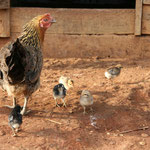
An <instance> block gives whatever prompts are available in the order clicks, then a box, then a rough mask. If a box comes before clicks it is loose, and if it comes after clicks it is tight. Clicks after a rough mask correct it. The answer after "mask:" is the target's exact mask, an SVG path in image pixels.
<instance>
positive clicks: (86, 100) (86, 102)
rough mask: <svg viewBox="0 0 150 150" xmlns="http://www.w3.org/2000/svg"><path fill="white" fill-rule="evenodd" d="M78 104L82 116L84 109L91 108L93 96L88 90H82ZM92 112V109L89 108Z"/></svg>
mask: <svg viewBox="0 0 150 150" xmlns="http://www.w3.org/2000/svg"><path fill="white" fill-rule="evenodd" d="M80 104H81V106H82V107H83V109H84V111H83V114H85V113H86V111H85V109H86V107H87V106H91V105H92V104H93V96H92V95H91V93H90V92H89V91H88V90H83V91H82V93H81V97H80ZM91 110H92V107H91Z"/></svg>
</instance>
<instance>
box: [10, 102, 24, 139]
mask: <svg viewBox="0 0 150 150" xmlns="http://www.w3.org/2000/svg"><path fill="white" fill-rule="evenodd" d="M21 110H22V108H21V107H20V105H18V104H17V105H16V106H15V107H14V108H13V110H12V111H11V113H10V115H9V117H8V122H9V125H10V127H11V129H12V131H13V136H17V133H16V132H18V130H19V128H20V126H21V124H22V114H21V113H20V112H21Z"/></svg>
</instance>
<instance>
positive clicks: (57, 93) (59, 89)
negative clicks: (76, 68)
mask: <svg viewBox="0 0 150 150" xmlns="http://www.w3.org/2000/svg"><path fill="white" fill-rule="evenodd" d="M65 96H66V88H65V87H64V85H63V84H61V83H60V84H57V85H56V86H55V87H54V88H53V97H54V99H55V102H56V106H58V107H60V106H59V105H58V103H57V99H62V101H63V106H64V107H66V103H65V100H64V98H65Z"/></svg>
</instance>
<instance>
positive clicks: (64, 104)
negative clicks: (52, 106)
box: [62, 98, 67, 107]
mask: <svg viewBox="0 0 150 150" xmlns="http://www.w3.org/2000/svg"><path fill="white" fill-rule="evenodd" d="M62 100H63V106H64V107H67V105H66V103H65V99H64V98H63V99H62Z"/></svg>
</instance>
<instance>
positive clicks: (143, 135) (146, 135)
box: [141, 133, 149, 138]
mask: <svg viewBox="0 0 150 150" xmlns="http://www.w3.org/2000/svg"><path fill="white" fill-rule="evenodd" d="M141 136H142V137H145V138H146V137H148V136H149V135H148V134H146V133H142V134H141Z"/></svg>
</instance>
